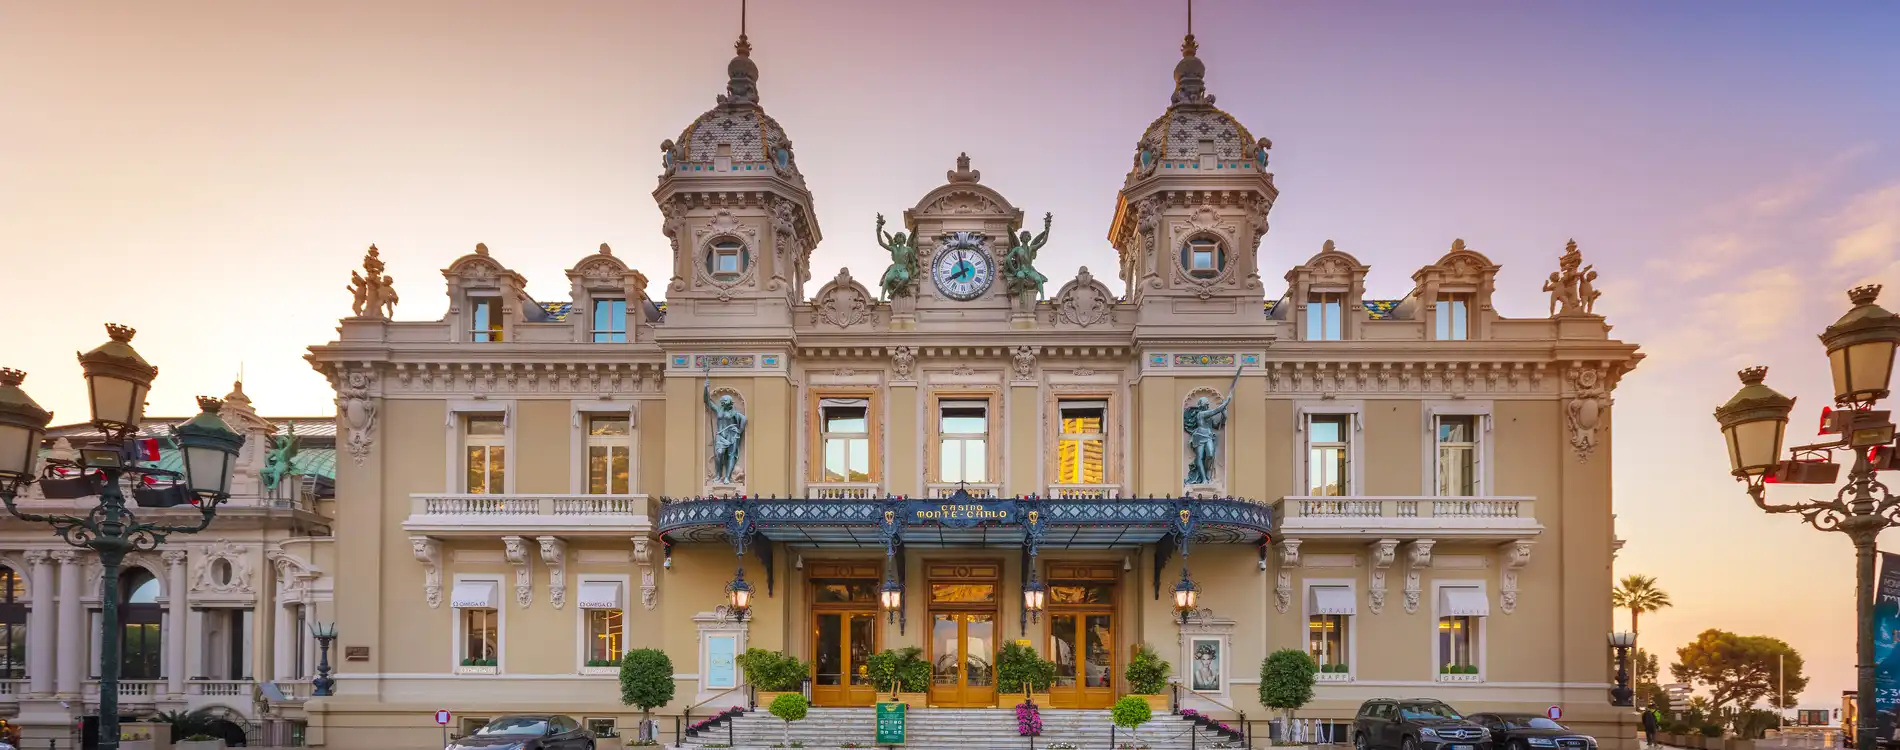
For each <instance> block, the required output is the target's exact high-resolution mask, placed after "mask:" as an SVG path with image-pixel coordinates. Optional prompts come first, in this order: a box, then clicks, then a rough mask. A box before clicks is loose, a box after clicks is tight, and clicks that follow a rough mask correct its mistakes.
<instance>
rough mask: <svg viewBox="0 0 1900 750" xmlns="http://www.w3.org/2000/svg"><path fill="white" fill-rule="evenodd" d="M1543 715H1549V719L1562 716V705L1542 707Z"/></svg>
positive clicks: (1556, 718) (1553, 719)
mask: <svg viewBox="0 0 1900 750" xmlns="http://www.w3.org/2000/svg"><path fill="white" fill-rule="evenodd" d="M1544 715H1545V716H1547V717H1550V720H1551V721H1556V720H1558V719H1561V718H1563V717H1564V707H1563V706H1551V707H1550V708H1546V709H1544Z"/></svg>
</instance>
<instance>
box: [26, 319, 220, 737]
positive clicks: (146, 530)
mask: <svg viewBox="0 0 1900 750" xmlns="http://www.w3.org/2000/svg"><path fill="white" fill-rule="evenodd" d="M106 333H107V334H108V335H109V336H110V338H111V340H109V341H107V342H106V343H105V344H102V345H100V346H99V347H98V348H96V349H93V350H92V351H89V352H86V353H85V354H81V355H79V365H80V368H81V369H82V370H83V371H84V372H85V376H86V385H87V391H88V392H89V394H90V396H91V402H92V424H93V426H94V427H96V428H98V430H99V431H100V432H101V433H102V434H103V436H104V437H103V439H102V440H100V441H99V442H98V443H95V444H93V445H89V446H86V447H85V448H83V449H81V450H80V452H79V458H78V459H77V460H73V461H68V460H63V459H59V460H53V459H49V460H47V461H46V462H45V464H46V465H45V467H44V475H45V476H46V477H53V478H61V479H72V478H73V477H77V478H78V481H80V482H83V483H84V484H85V485H86V489H88V490H90V492H89V493H88V494H93V495H97V496H98V497H99V502H98V504H97V505H95V506H94V507H93V508H92V509H91V510H90V511H88V512H86V514H85V515H83V516H70V515H58V514H41V513H28V512H25V511H22V510H21V509H20V508H19V506H18V505H16V504H15V501H16V500H18V499H19V495H20V492H21V491H22V490H24V489H26V487H27V486H28V485H30V484H33V483H34V482H36V481H38V480H39V479H40V477H39V476H36V473H35V472H36V468H38V466H39V464H40V455H39V453H40V442H41V440H42V439H43V438H44V437H45V435H46V425H47V424H48V423H50V422H52V420H53V414H52V412H49V411H47V410H45V409H42V408H40V406H39V404H37V403H35V402H34V401H33V399H32V397H30V396H28V395H26V392H25V391H22V390H21V389H20V384H21V383H22V382H23V381H24V380H25V379H26V373H24V372H21V371H19V370H11V369H0V501H4V502H5V503H6V506H7V512H9V513H12V514H13V515H14V517H16V518H19V519H21V520H24V521H30V522H33V523H44V524H48V525H50V526H52V528H53V532H54V533H56V534H58V535H59V537H60V538H61V539H63V540H65V542H66V543H67V544H70V545H72V546H74V547H80V548H84V549H90V550H92V551H93V553H94V554H96V555H98V556H99V563H100V565H101V567H102V568H103V572H102V573H101V574H100V586H99V599H100V609H101V612H100V617H99V620H100V628H101V631H102V632H101V633H100V634H99V644H100V648H99V651H100V653H102V654H105V655H106V656H105V658H101V659H100V660H99V748H100V750H118V747H119V659H118V654H119V635H120V634H119V619H118V617H119V591H118V589H119V566H120V565H121V564H122V563H123V562H125V556H126V555H127V554H129V553H132V552H135V551H141V550H151V549H154V548H156V547H157V546H158V545H160V544H163V543H164V542H165V537H167V536H169V535H171V534H195V533H197V532H200V531H203V530H205V528H206V527H207V526H210V525H211V519H212V518H213V517H215V516H216V515H217V509H218V504H219V503H222V502H224V500H225V499H226V498H229V497H230V496H231V473H232V468H233V466H234V465H235V463H236V460H237V453H238V449H239V448H242V447H243V445H244V436H243V435H239V434H237V433H236V432H233V431H232V430H231V428H229V427H227V426H225V424H224V420H223V419H221V418H220V417H219V416H218V409H219V407H220V406H222V403H221V402H219V401H218V400H217V399H214V398H206V397H200V398H199V399H198V406H199V408H200V409H201V410H202V411H200V412H199V414H198V416H195V417H192V418H191V419H190V420H189V421H186V422H185V423H184V424H181V425H177V426H175V427H173V428H172V430H171V432H172V436H173V438H174V439H175V440H176V441H177V443H178V446H179V448H180V449H181V450H182V451H183V452H184V471H183V472H177V471H170V470H166V469H159V468H156V467H151V466H141V465H140V464H139V462H138V459H137V458H136V457H135V456H133V455H132V454H130V453H128V451H127V448H128V447H130V446H128V444H127V443H128V441H129V440H131V439H132V438H133V437H135V436H137V435H138V433H139V423H140V421H142V420H143V418H144V416H145V394H146V393H147V392H149V391H150V390H151V387H152V379H153V378H155V377H157V376H158V368H156V367H153V366H152V365H150V364H148V363H146V361H145V359H144V358H143V357H140V356H139V354H138V352H137V351H134V350H133V349H132V344H131V341H132V334H133V333H134V331H133V330H132V329H130V328H126V327H124V326H118V325H110V324H109V325H107V326H106ZM121 482H135V483H140V484H171V485H174V486H179V487H182V488H183V490H184V491H185V493H187V495H188V496H189V502H190V504H191V505H192V506H193V508H194V509H195V510H197V511H198V516H197V519H196V522H195V523H186V524H182V525H171V524H161V523H148V522H143V521H140V520H139V519H138V516H137V514H136V513H134V512H133V511H132V510H131V509H130V508H127V507H126V503H125V492H124V490H123V489H122V488H121V487H120V483H121ZM175 668H182V667H177V665H175Z"/></svg>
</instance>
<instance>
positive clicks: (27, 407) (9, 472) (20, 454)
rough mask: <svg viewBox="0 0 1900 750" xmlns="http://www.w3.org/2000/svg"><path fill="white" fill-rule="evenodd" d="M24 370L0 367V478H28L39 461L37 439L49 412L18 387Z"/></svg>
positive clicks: (49, 418)
mask: <svg viewBox="0 0 1900 750" xmlns="http://www.w3.org/2000/svg"><path fill="white" fill-rule="evenodd" d="M25 380H26V373H24V372H21V371H19V370H13V369H8V368H4V367H0V482H6V483H9V484H11V483H14V482H19V481H21V480H26V479H31V478H32V476H33V467H34V465H35V464H37V463H38V462H39V454H40V439H41V438H43V437H45V436H46V424H47V423H48V422H51V421H53V413H52V412H50V411H47V410H45V409H42V408H40V405H39V404H37V403H34V401H33V397H31V396H28V395H26V391H23V390H21V389H20V383H22V382H25Z"/></svg>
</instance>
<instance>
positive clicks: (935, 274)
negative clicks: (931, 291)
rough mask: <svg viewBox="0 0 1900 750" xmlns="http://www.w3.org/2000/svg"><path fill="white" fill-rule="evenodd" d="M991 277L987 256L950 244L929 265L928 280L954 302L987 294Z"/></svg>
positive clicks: (990, 265) (971, 249)
mask: <svg viewBox="0 0 1900 750" xmlns="http://www.w3.org/2000/svg"><path fill="white" fill-rule="evenodd" d="M995 277H996V268H995V266H994V265H992V264H991V262H990V256H988V255H986V254H984V253H983V252H982V251H980V250H978V249H976V247H974V246H972V245H964V244H960V243H957V244H951V245H949V246H948V247H945V248H943V249H942V250H939V251H937V257H936V260H934V261H932V262H931V264H930V278H931V280H932V281H935V282H936V283H937V291H939V292H942V293H943V296H945V297H949V298H950V299H954V300H959V301H967V300H973V299H976V298H977V297H979V296H981V295H982V294H983V293H984V292H986V291H989V288H990V282H991V281H992V280H994V279H995Z"/></svg>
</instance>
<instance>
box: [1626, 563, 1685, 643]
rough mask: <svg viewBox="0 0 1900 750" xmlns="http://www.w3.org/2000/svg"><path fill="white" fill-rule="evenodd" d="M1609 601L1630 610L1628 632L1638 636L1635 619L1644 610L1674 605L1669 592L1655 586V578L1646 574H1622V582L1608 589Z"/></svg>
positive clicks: (1640, 615)
mask: <svg viewBox="0 0 1900 750" xmlns="http://www.w3.org/2000/svg"><path fill="white" fill-rule="evenodd" d="M1610 603H1611V604H1614V605H1616V607H1617V608H1618V609H1627V610H1629V611H1630V632H1631V633H1632V634H1635V635H1639V636H1640V635H1642V630H1641V629H1640V628H1638V627H1637V621H1638V620H1640V619H1641V618H1642V616H1643V613H1644V612H1654V611H1656V610H1659V609H1663V608H1665V607H1670V606H1674V603H1673V602H1670V601H1669V592H1667V591H1664V590H1662V589H1659V588H1656V578H1655V577H1654V576H1646V575H1627V576H1624V577H1623V582H1622V583H1621V584H1618V585H1617V587H1616V588H1614V589H1611V590H1610Z"/></svg>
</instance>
